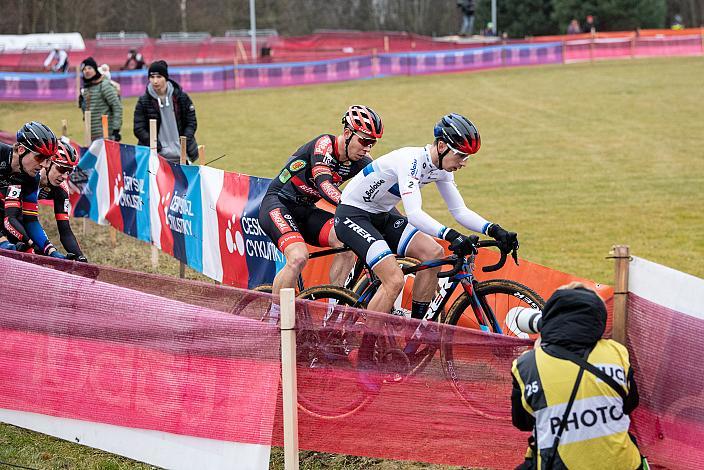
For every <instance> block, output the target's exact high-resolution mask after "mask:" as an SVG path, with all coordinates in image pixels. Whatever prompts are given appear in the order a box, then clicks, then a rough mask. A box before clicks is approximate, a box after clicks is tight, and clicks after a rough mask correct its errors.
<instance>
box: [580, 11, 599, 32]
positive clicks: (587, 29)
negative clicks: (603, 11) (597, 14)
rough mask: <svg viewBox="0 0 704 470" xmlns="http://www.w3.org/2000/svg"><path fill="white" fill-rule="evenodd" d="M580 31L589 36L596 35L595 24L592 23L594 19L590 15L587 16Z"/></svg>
mask: <svg viewBox="0 0 704 470" xmlns="http://www.w3.org/2000/svg"><path fill="white" fill-rule="evenodd" d="M582 31H584V32H585V33H591V34H595V33H596V23H595V22H594V17H593V16H592V15H587V20H586V21H585V23H584V28H582Z"/></svg>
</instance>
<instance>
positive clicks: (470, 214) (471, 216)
mask: <svg viewBox="0 0 704 470" xmlns="http://www.w3.org/2000/svg"><path fill="white" fill-rule="evenodd" d="M450 214H452V217H454V218H455V220H456V221H457V222H459V224H460V225H461V226H463V227H464V228H467V229H469V230H473V231H475V232H478V233H483V234H485V235H486V230H487V229H488V228H489V225H491V223H490V222H489V221H488V220H486V219H485V218H484V217H482V216H481V215H479V214H477V213H476V212H474V211H473V210H470V209H468V208H467V207H458V208H454V209H450Z"/></svg>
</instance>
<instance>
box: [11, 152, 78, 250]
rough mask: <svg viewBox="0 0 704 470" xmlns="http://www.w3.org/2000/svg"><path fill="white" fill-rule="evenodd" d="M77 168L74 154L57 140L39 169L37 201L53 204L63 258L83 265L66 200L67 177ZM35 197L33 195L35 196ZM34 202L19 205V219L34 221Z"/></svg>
mask: <svg viewBox="0 0 704 470" xmlns="http://www.w3.org/2000/svg"><path fill="white" fill-rule="evenodd" d="M77 165H78V154H77V153H76V150H75V149H74V148H73V147H72V146H71V144H70V143H67V142H64V141H62V140H59V145H58V150H57V152H56V153H55V154H54V155H53V156H52V157H51V159H50V161H49V166H48V167H47V168H42V170H41V172H40V173H39V174H40V178H39V194H38V199H40V200H48V201H53V202H54V216H55V218H56V227H57V228H58V230H59V237H60V239H61V244H62V245H63V247H64V249H65V250H66V253H67V254H66V257H67V258H70V259H75V260H76V261H82V262H87V261H88V260H87V259H86V257H85V255H84V254H83V251H82V250H81V247H80V245H79V244H78V241H77V240H76V236H75V235H74V234H73V230H71V224H70V222H69V214H70V212H71V203H70V202H69V198H68V193H69V190H68V184H67V183H68V181H67V180H68V177H69V175H70V174H71V173H72V172H73V170H74V169H75V168H76V166H77ZM35 194H36V193H35ZM36 210H37V198H36V197H35V198H33V199H29V200H25V201H23V202H22V211H23V216H24V217H28V216H34V217H36Z"/></svg>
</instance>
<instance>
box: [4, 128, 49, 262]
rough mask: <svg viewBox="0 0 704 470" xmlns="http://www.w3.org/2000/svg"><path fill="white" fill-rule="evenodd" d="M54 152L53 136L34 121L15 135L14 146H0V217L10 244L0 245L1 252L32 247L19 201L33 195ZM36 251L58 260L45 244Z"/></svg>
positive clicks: (6, 242)
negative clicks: (40, 176) (39, 176)
mask: <svg viewBox="0 0 704 470" xmlns="http://www.w3.org/2000/svg"><path fill="white" fill-rule="evenodd" d="M56 149H57V139H56V136H55V135H54V133H53V132H52V131H51V129H49V128H48V127H47V126H45V125H44V124H42V123H40V122H36V121H31V122H28V123H26V124H25V125H24V126H22V128H21V129H20V130H19V131H17V142H16V143H15V144H14V145H12V146H10V145H6V144H2V143H0V200H1V202H2V203H1V204H0V217H1V218H2V230H3V234H4V235H6V236H7V237H8V240H9V241H8V240H3V241H2V242H0V248H6V249H20V250H24V249H28V248H31V247H32V246H33V242H32V237H31V236H30V235H29V234H28V232H27V227H26V225H25V224H24V223H23V221H22V200H23V199H24V197H25V196H27V195H29V194H32V193H34V192H35V191H36V189H37V185H38V180H37V177H38V174H39V170H40V169H41V168H42V167H43V166H44V165H45V164H46V162H47V160H48V159H49V158H50V157H51V156H52V155H54V153H56ZM39 228H40V229H41V226H39ZM42 232H43V230H42ZM45 237H46V236H45ZM35 248H36V249H38V250H39V251H40V252H41V253H43V254H45V255H48V256H58V255H56V254H55V253H56V248H54V246H53V245H52V244H51V243H50V242H48V240H46V243H45V244H43V245H41V246H37V247H35Z"/></svg>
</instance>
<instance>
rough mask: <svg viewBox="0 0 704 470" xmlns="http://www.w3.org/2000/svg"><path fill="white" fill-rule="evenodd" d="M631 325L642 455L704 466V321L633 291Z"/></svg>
mask: <svg viewBox="0 0 704 470" xmlns="http://www.w3.org/2000/svg"><path fill="white" fill-rule="evenodd" d="M627 326H628V329H627V331H628V349H629V351H630V353H631V362H632V363H633V367H634V368H635V373H636V382H637V383H638V391H639V392H640V406H639V407H638V408H637V409H636V411H635V412H634V414H633V416H632V422H633V425H632V430H634V431H635V434H636V436H637V438H638V444H639V445H640V448H641V451H642V452H643V453H644V454H645V455H647V456H648V458H649V459H650V460H651V461H653V462H654V463H656V464H658V465H661V466H663V467H664V468H672V469H692V468H704V448H702V442H704V373H702V351H704V320H702V319H701V318H696V317H694V316H690V315H686V314H683V313H680V312H678V311H675V310H671V309H669V308H667V307H664V306H662V305H658V304H657V303H654V302H652V301H649V300H647V299H644V298H642V297H639V296H638V295H636V294H633V293H630V294H629V295H628V325H627Z"/></svg>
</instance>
